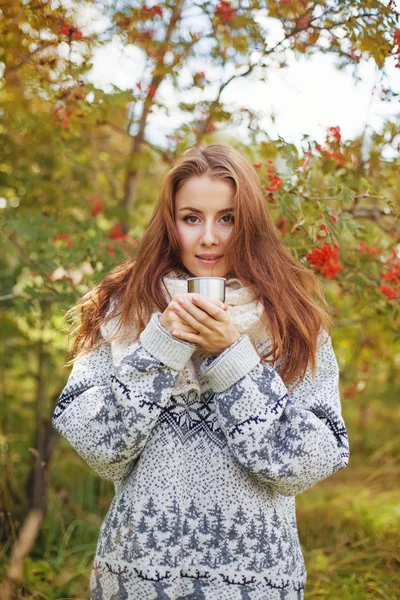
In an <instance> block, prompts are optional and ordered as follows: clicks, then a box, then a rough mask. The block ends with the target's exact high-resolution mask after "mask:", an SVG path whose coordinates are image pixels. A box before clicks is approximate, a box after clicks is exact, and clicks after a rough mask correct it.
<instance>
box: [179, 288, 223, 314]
mask: <svg viewBox="0 0 400 600" xmlns="http://www.w3.org/2000/svg"><path fill="white" fill-rule="evenodd" d="M193 295H194V294H193V292H188V293H187V294H175V295H174V296H173V299H175V300H178V299H179V298H188V299H189V300H191V299H192V296H193ZM204 297H206V298H207V300H209V302H211V303H212V304H215V305H216V306H219V307H220V308H223V309H224V310H227V309H228V306H227V305H226V304H224V303H223V302H221V300H218V299H217V298H210V297H209V296H204Z"/></svg>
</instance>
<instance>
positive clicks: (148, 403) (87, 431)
mask: <svg viewBox="0 0 400 600" xmlns="http://www.w3.org/2000/svg"><path fill="white" fill-rule="evenodd" d="M160 315H161V313H153V315H152V317H151V319H150V320H149V323H148V324H147V326H146V328H145V329H144V331H143V332H142V333H141V335H140V337H139V340H137V341H135V342H133V343H131V344H130V345H129V346H128V347H127V349H126V351H125V353H124V355H123V356H122V358H121V361H120V363H119V365H118V367H114V366H113V362H112V355H111V346H110V344H108V343H105V344H103V345H101V346H99V347H98V348H96V349H94V350H92V351H91V352H89V353H87V354H86V355H84V356H82V357H81V358H79V359H77V360H76V361H75V363H74V365H73V368H72V371H71V374H70V376H69V378H68V381H67V384H66V386H65V388H64V390H63V392H62V394H61V396H60V398H59V400H58V403H57V406H56V408H55V411H54V415H53V417H52V425H53V427H54V428H55V429H56V430H57V431H59V433H60V434H61V435H62V436H63V437H65V438H66V439H67V440H68V442H69V443H70V444H71V446H72V447H73V448H74V449H75V450H76V451H77V453H78V454H79V455H80V456H81V457H82V458H83V459H84V460H85V461H86V462H87V463H88V464H89V465H90V467H92V468H93V469H94V470H95V471H96V472H97V473H98V474H99V475H100V476H101V477H104V478H105V479H109V480H112V481H114V482H116V481H117V482H120V481H121V480H122V479H123V478H124V477H126V476H127V475H128V474H129V472H130V470H131V469H132V467H133V465H134V462H135V460H136V459H137V458H138V457H139V455H140V453H141V451H142V450H143V448H144V446H145V443H146V440H147V438H148V437H149V435H150V432H151V430H152V428H153V427H154V426H155V424H156V422H157V419H158V416H159V415H160V413H161V411H162V409H163V408H164V407H165V406H166V404H167V403H168V401H169V399H170V395H171V391H172V390H173V388H174V386H175V383H176V381H177V379H178V376H179V371H180V370H182V369H183V368H184V366H185V364H186V362H187V361H188V360H189V359H190V357H191V355H192V353H193V352H194V350H195V349H196V345H195V344H191V343H189V342H186V341H184V340H178V339H177V338H175V337H174V336H173V335H171V334H170V333H169V332H168V331H167V330H166V329H164V328H163V327H162V326H161V324H160V323H159V317H160Z"/></svg>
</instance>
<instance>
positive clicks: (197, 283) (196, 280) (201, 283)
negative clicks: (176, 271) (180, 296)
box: [187, 277, 226, 302]
mask: <svg viewBox="0 0 400 600" xmlns="http://www.w3.org/2000/svg"><path fill="white" fill-rule="evenodd" d="M225 282H226V279H225V277H190V279H188V280H187V291H188V293H196V294H201V295H202V296H208V297H209V298H215V299H216V300H220V301H221V302H225Z"/></svg>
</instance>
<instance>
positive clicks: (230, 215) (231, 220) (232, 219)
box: [222, 213, 235, 223]
mask: <svg viewBox="0 0 400 600" xmlns="http://www.w3.org/2000/svg"><path fill="white" fill-rule="evenodd" d="M225 217H230V220H229V221H225V223H234V221H235V218H234V216H233V215H232V214H230V213H228V214H226V215H224V216H223V217H222V218H223V219H225Z"/></svg>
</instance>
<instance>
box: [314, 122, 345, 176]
mask: <svg viewBox="0 0 400 600" xmlns="http://www.w3.org/2000/svg"><path fill="white" fill-rule="evenodd" d="M329 134H330V135H331V137H333V138H334V141H331V142H328V144H327V147H326V148H323V147H322V146H321V144H316V145H315V147H316V149H317V150H318V152H320V153H321V154H322V155H323V156H327V157H328V158H333V160H335V161H336V163H337V164H338V165H340V166H342V165H343V164H344V156H343V154H342V152H340V151H339V150H338V147H339V146H340V143H341V141H342V137H341V133H340V127H329Z"/></svg>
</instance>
